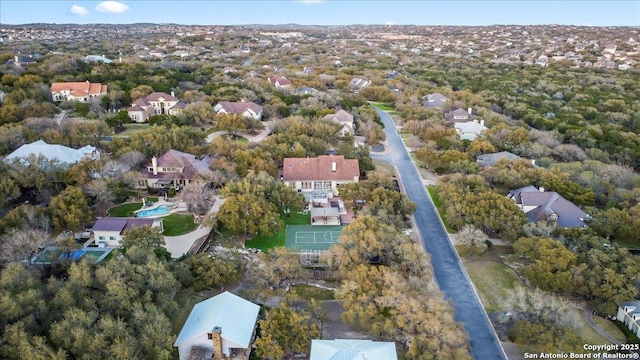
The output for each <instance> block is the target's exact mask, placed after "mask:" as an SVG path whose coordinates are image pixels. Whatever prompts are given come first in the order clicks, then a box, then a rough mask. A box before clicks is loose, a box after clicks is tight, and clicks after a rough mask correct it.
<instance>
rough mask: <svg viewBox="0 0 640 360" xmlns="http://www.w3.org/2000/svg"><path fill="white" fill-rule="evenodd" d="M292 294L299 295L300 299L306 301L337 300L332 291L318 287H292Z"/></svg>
mask: <svg viewBox="0 0 640 360" xmlns="http://www.w3.org/2000/svg"><path fill="white" fill-rule="evenodd" d="M291 292H293V293H294V294H296V295H298V297H300V299H304V300H311V299H316V300H335V297H334V293H333V291H332V290H328V289H323V288H319V287H316V286H311V285H306V284H298V285H293V286H291Z"/></svg>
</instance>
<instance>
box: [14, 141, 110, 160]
mask: <svg viewBox="0 0 640 360" xmlns="http://www.w3.org/2000/svg"><path fill="white" fill-rule="evenodd" d="M31 156H36V157H43V158H45V159H47V160H49V161H57V162H59V163H61V164H64V165H73V164H75V163H77V162H79V161H80V160H83V159H94V160H97V159H100V152H99V151H98V150H97V149H96V148H95V147H93V146H91V145H87V146H83V147H81V148H80V149H74V148H70V147H67V146H64V145H58V144H47V143H46V142H45V141H44V140H38V141H34V142H32V143H30V144H24V145H22V146H20V147H19V148H17V149H16V150H14V151H13V152H12V153H11V154H9V155H7V156H6V157H5V158H4V161H6V162H11V161H13V160H14V159H18V160H19V161H20V162H21V163H22V164H23V165H27V164H28V162H29V160H28V159H29V157H31Z"/></svg>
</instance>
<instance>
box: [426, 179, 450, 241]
mask: <svg viewBox="0 0 640 360" xmlns="http://www.w3.org/2000/svg"><path fill="white" fill-rule="evenodd" d="M427 191H429V195H430V196H431V200H433V205H435V206H436V209H438V214H440V218H441V219H442V222H443V223H444V227H445V228H447V232H449V233H455V232H456V230H455V229H454V228H453V227H451V225H449V222H448V221H447V214H445V212H444V209H442V200H440V197H439V196H438V194H436V188H435V187H434V186H427Z"/></svg>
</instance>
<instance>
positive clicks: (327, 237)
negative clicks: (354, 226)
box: [285, 225, 342, 251]
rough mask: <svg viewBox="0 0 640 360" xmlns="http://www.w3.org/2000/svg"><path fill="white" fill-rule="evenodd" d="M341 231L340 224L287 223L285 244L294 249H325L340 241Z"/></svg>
mask: <svg viewBox="0 0 640 360" xmlns="http://www.w3.org/2000/svg"><path fill="white" fill-rule="evenodd" d="M341 232H342V226H340V225H337V226H333V225H331V226H323V225H287V233H286V237H285V246H286V247H287V248H288V249H290V250H294V251H296V250H297V251H305V250H321V251H324V250H327V249H329V247H330V246H331V245H333V244H335V243H337V242H338V238H339V237H340V233H341Z"/></svg>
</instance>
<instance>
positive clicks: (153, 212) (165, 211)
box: [136, 205, 169, 217]
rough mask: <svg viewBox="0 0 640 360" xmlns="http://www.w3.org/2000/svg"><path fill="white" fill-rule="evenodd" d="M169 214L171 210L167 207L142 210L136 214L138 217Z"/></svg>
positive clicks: (161, 206)
mask: <svg viewBox="0 0 640 360" xmlns="http://www.w3.org/2000/svg"><path fill="white" fill-rule="evenodd" d="M168 213H169V209H167V207H166V206H164V205H160V206H158V207H157V208H155V209H149V210H140V211H138V212H137V213H136V216H137V217H149V216H156V215H166V214H168Z"/></svg>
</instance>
